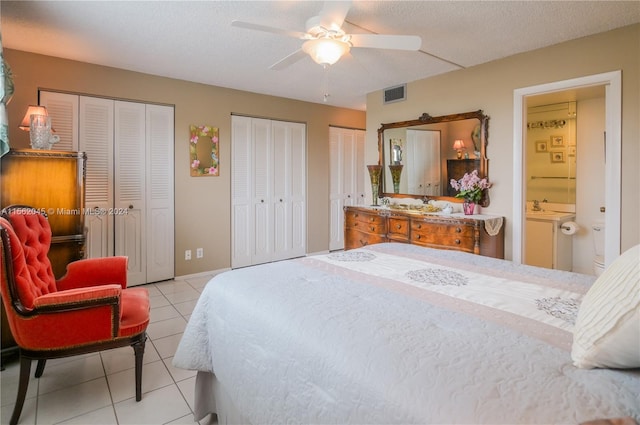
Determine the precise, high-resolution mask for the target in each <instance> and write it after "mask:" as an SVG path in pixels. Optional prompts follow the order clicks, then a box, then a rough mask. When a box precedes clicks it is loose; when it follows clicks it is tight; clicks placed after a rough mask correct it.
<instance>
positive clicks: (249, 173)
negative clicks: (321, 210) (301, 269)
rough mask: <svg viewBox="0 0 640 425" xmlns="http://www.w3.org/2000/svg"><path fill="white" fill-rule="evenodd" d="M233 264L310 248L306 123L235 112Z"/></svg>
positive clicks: (298, 253)
mask: <svg viewBox="0 0 640 425" xmlns="http://www.w3.org/2000/svg"><path fill="white" fill-rule="evenodd" d="M231 138H232V188H231V193H232V201H231V205H232V223H231V226H232V259H231V263H232V264H231V266H232V267H233V268H237V267H244V266H248V265H252V264H260V263H265V262H269V261H275V260H282V259H286V258H293V257H297V256H302V255H304V254H305V251H306V126H305V125H304V124H299V123H290V122H283V121H271V120H266V119H260V118H249V117H240V116H233V117H232V136H231Z"/></svg>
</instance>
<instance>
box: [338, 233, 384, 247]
mask: <svg viewBox="0 0 640 425" xmlns="http://www.w3.org/2000/svg"><path fill="white" fill-rule="evenodd" d="M382 242H387V238H386V237H385V235H376V234H372V233H365V232H360V231H358V230H355V229H347V230H345V235H344V249H355V248H361V247H363V246H367V245H373V244H377V243H382Z"/></svg>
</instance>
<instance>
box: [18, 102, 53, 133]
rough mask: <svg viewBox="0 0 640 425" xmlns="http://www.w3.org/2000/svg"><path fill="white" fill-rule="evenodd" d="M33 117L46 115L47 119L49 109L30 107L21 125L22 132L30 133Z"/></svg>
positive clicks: (36, 106)
mask: <svg viewBox="0 0 640 425" xmlns="http://www.w3.org/2000/svg"><path fill="white" fill-rule="evenodd" d="M31 115H44V116H45V117H48V116H49V113H48V112H47V108H45V107H44V106H39V105H29V107H28V108H27V113H26V114H24V118H23V119H22V122H21V123H20V126H19V128H20V130H24V131H29V126H30V124H31Z"/></svg>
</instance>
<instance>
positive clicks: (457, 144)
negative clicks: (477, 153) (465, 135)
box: [453, 139, 465, 151]
mask: <svg viewBox="0 0 640 425" xmlns="http://www.w3.org/2000/svg"><path fill="white" fill-rule="evenodd" d="M453 149H455V150H457V151H459V150H462V149H465V146H464V141H463V140H460V139H458V140H456V141H455V142H453Z"/></svg>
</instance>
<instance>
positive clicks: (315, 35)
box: [231, 1, 422, 70]
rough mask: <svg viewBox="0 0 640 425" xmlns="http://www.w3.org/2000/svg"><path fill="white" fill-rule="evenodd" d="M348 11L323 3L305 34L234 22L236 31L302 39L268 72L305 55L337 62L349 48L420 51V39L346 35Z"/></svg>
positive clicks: (344, 5)
mask: <svg viewBox="0 0 640 425" xmlns="http://www.w3.org/2000/svg"><path fill="white" fill-rule="evenodd" d="M350 8H351V1H326V2H325V3H324V7H323V8H322V10H321V11H320V14H319V15H318V16H313V17H311V18H309V19H308V20H307V22H306V32H299V31H291V30H286V29H280V28H274V27H269V26H265V25H260V24H254V23H250V22H243V21H233V22H231V25H233V26H235V27H239V28H246V29H251V30H258V31H264V32H270V33H274V34H280V35H285V36H288V37H295V38H299V39H300V40H305V41H304V43H302V47H301V48H300V49H298V50H296V51H295V52H293V53H291V54H290V55H288V56H286V57H285V58H283V59H281V60H280V61H278V62H276V63H275V64H273V65H271V66H270V67H269V69H274V70H280V69H283V68H286V67H287V66H289V65H291V64H293V63H295V62H297V61H299V60H301V59H303V58H304V57H305V56H306V55H309V56H311V58H312V59H313V60H314V61H315V62H316V63H318V64H320V65H323V66H325V67H326V66H329V65H333V64H334V63H336V62H337V61H338V60H339V59H340V58H341V57H342V56H343V55H344V54H346V53H348V52H349V50H350V49H351V47H356V48H360V47H366V48H374V49H394V50H419V49H420V47H421V45H422V39H421V38H420V37H419V36H416V35H383V34H346V33H345V32H344V31H343V30H342V24H343V23H344V20H345V17H346V16H347V13H348V12H349V9H350Z"/></svg>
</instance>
